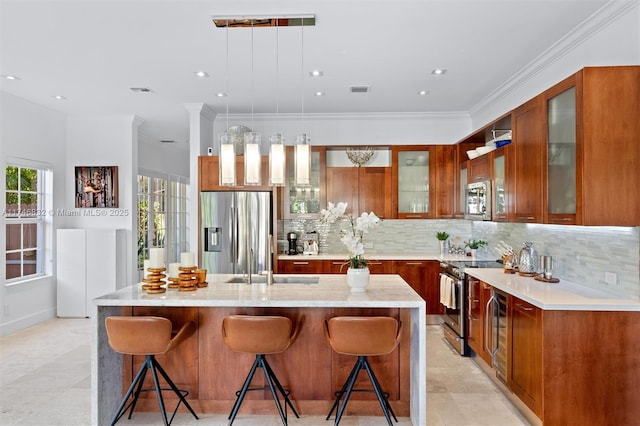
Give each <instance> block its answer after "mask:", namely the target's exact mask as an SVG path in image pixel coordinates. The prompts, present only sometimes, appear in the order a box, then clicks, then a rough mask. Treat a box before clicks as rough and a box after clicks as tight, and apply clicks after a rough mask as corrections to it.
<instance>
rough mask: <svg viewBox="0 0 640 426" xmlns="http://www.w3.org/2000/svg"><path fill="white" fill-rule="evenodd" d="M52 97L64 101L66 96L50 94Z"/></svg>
mask: <svg viewBox="0 0 640 426" xmlns="http://www.w3.org/2000/svg"><path fill="white" fill-rule="evenodd" d="M52 98H53V99H57V100H59V101H64V100H65V99H67V98H65V97H64V96H62V95H53V96H52Z"/></svg>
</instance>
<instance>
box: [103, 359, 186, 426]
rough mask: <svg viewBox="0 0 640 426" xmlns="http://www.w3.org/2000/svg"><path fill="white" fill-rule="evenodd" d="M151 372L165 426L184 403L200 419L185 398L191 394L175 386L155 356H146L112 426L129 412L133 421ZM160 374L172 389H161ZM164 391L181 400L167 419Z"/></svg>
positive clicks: (112, 421)
mask: <svg viewBox="0 0 640 426" xmlns="http://www.w3.org/2000/svg"><path fill="white" fill-rule="evenodd" d="M149 370H151V376H152V377H153V383H154V389H155V391H156V396H157V397H158V404H159V405H160V411H161V413H162V420H163V422H164V424H165V425H167V426H168V425H170V424H171V422H172V421H173V418H174V417H175V415H176V413H177V412H178V408H179V407H180V403H183V404H184V405H185V407H187V408H188V409H189V411H190V412H191V414H193V416H194V417H195V418H196V419H198V415H197V414H196V413H195V411H193V409H192V408H191V405H189V403H188V402H187V400H186V399H185V397H186V396H187V395H189V392H188V391H186V390H180V389H178V388H177V386H176V385H175V383H173V381H172V380H171V378H170V377H169V375H168V374H167V373H166V371H164V369H163V368H162V366H161V365H160V363H158V361H157V360H156V358H155V356H154V355H146V356H145V360H144V363H143V364H142V366H141V367H140V370H138V373H137V374H136V377H135V378H134V379H133V382H132V383H131V386H129V389H128V390H127V393H126V394H125V396H124V398H122V402H120V406H119V407H118V410H117V411H116V414H115V416H114V417H113V420H111V426H113V425H115V424H116V423H117V422H118V420H120V418H121V417H122V416H123V415H124V414H125V413H126V412H127V411H129V416H128V417H127V418H129V419H131V415H132V414H133V410H134V409H135V408H136V404H137V402H138V397H139V396H140V393H141V392H143V391H145V389H142V384H143V383H144V379H145V377H146V376H147V371H149ZM158 372H159V373H160V375H161V376H162V377H163V378H164V379H165V380H166V382H167V384H168V385H169V386H170V389H167V388H161V387H160V381H159V380H158ZM134 388H135V392H134ZM146 390H153V389H146ZM163 390H172V391H173V392H174V393H175V394H176V395H177V396H178V398H179V400H178V404H177V405H176V408H175V410H173V414H172V415H171V418H168V417H167V411H166V408H165V405H164V399H163V398H162V391H163ZM132 394H133V400H132V401H131V402H129V404H128V405H127V400H128V399H129V398H130V397H131V395H132ZM125 405H126V406H125Z"/></svg>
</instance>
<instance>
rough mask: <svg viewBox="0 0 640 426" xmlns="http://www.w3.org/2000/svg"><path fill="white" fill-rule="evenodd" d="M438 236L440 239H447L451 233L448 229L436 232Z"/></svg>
mask: <svg viewBox="0 0 640 426" xmlns="http://www.w3.org/2000/svg"><path fill="white" fill-rule="evenodd" d="M436 238H437V239H439V240H440V241H445V240H446V239H447V238H449V234H448V233H447V232H446V231H440V232H438V233H436Z"/></svg>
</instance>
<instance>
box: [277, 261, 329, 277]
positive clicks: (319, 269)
mask: <svg viewBox="0 0 640 426" xmlns="http://www.w3.org/2000/svg"><path fill="white" fill-rule="evenodd" d="M323 269H324V261H322V260H302V259H300V260H288V259H287V260H278V273H279V274H322V273H323Z"/></svg>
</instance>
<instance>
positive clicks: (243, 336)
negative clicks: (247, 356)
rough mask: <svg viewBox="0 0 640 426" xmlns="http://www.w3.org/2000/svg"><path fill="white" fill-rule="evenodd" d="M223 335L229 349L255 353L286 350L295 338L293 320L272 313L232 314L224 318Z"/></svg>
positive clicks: (271, 352)
mask: <svg viewBox="0 0 640 426" xmlns="http://www.w3.org/2000/svg"><path fill="white" fill-rule="evenodd" d="M222 337H223V339H224V343H225V344H226V345H227V346H228V347H229V349H231V350H233V351H236V352H246V353H253V354H274V353H280V352H283V351H285V350H286V349H287V348H288V347H289V346H291V344H292V343H293V340H294V334H293V333H292V322H291V320H290V319H289V318H287V317H282V316H270V315H231V316H228V317H225V318H224V319H223V320H222Z"/></svg>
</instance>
